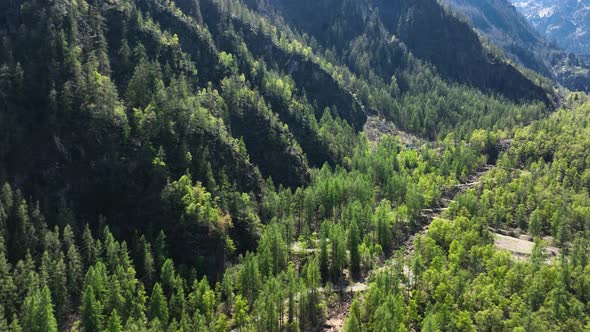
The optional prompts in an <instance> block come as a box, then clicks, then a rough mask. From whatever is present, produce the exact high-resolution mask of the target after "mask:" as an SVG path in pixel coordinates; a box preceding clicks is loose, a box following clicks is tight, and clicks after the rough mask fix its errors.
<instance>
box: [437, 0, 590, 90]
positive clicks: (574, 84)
mask: <svg viewBox="0 0 590 332" xmlns="http://www.w3.org/2000/svg"><path fill="white" fill-rule="evenodd" d="M444 3H445V5H447V6H448V7H449V8H450V10H451V11H453V12H456V13H458V14H459V16H464V17H466V18H467V20H468V21H469V22H470V23H471V24H472V25H473V27H474V28H475V29H477V30H478V31H480V32H481V33H482V34H483V35H485V36H486V38H488V39H489V40H490V41H491V42H492V43H494V44H495V45H497V46H498V47H500V48H501V49H502V50H503V51H504V52H505V53H506V55H508V56H509V57H510V58H511V59H513V60H514V61H516V62H517V63H520V64H522V65H523V66H525V67H527V68H529V69H531V70H534V71H536V72H539V73H541V74H543V75H545V76H546V77H550V78H552V79H554V80H555V81H557V82H559V83H560V84H562V85H563V86H565V87H566V88H568V89H570V90H573V91H589V90H590V79H589V78H588V77H589V76H590V63H588V62H587V60H585V59H584V58H583V57H581V56H577V55H574V54H571V53H569V52H566V51H564V49H563V48H560V46H557V45H556V44H555V43H553V42H552V41H551V40H548V39H547V37H546V36H545V35H544V34H542V33H539V32H538V31H537V30H536V29H535V28H534V27H533V26H532V25H531V23H530V22H529V21H527V19H526V18H525V17H524V16H523V15H522V14H521V13H519V11H518V10H517V9H516V8H515V7H514V6H513V5H512V3H511V2H509V1H508V0H448V1H445V2H444ZM562 47H563V46H562ZM565 49H567V48H565Z"/></svg>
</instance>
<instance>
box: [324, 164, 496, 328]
mask: <svg viewBox="0 0 590 332" xmlns="http://www.w3.org/2000/svg"><path fill="white" fill-rule="evenodd" d="M494 166H495V165H492V164H488V165H485V166H483V167H481V168H480V169H478V170H477V172H475V173H474V174H472V175H471V176H469V177H468V179H467V181H465V183H462V184H458V185H456V186H455V187H454V188H453V189H454V190H450V191H448V190H446V191H443V192H444V194H443V197H442V198H441V200H440V202H441V206H439V207H433V208H427V209H423V210H422V211H421V214H420V216H421V217H422V222H423V224H422V227H420V228H418V229H417V230H416V231H415V232H414V233H412V234H411V235H410V236H409V237H408V238H407V239H406V240H405V241H404V242H403V244H402V245H401V246H400V247H399V249H398V250H404V256H406V257H407V256H410V255H411V254H412V253H413V251H414V239H415V238H416V236H418V235H423V234H425V233H426V232H427V231H428V228H429V227H430V225H431V224H432V221H433V220H434V219H436V218H438V217H439V216H440V214H441V213H442V212H443V211H446V210H447V209H448V208H449V204H450V203H451V202H453V198H454V197H455V195H456V194H457V193H458V192H465V191H467V190H468V189H471V188H474V187H476V186H478V185H480V183H481V181H480V180H481V178H482V177H483V176H484V175H486V174H487V173H488V172H489V171H490V170H491V169H493V168H494ZM393 256H394V255H392V256H391V257H390V258H389V259H387V260H385V261H384V262H381V263H380V264H378V266H376V267H375V268H374V269H372V270H371V271H369V273H367V274H366V276H365V277H364V278H363V279H362V280H361V281H359V282H357V283H355V284H353V285H349V286H345V287H344V288H340V289H338V291H340V292H341V294H343V296H342V298H341V300H340V301H338V302H337V303H336V304H334V305H333V306H331V307H330V308H328V317H327V318H326V321H325V322H324V325H323V327H322V331H326V332H336V331H340V330H342V328H343V326H344V321H345V318H346V317H347V316H348V312H349V311H350V305H351V304H352V301H353V299H354V294H355V293H361V292H364V291H366V290H367V289H368V288H369V282H370V280H371V278H372V276H373V275H376V274H377V273H379V272H380V271H382V270H383V269H384V268H386V267H388V266H390V265H391V264H392V262H391V260H392V259H393V258H392V257H393Z"/></svg>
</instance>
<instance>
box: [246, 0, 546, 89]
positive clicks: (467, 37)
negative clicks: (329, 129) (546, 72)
mask: <svg viewBox="0 0 590 332" xmlns="http://www.w3.org/2000/svg"><path fill="white" fill-rule="evenodd" d="M248 3H249V4H250V5H251V6H252V7H253V8H256V9H257V10H259V11H261V12H264V13H266V14H272V13H275V14H276V15H279V16H281V18H283V19H285V20H286V22H287V23H290V24H291V25H292V26H294V27H295V28H296V29H298V30H299V31H300V32H302V33H306V34H308V35H309V36H311V37H313V38H315V39H316V41H317V42H318V43H319V44H320V45H321V46H322V47H324V48H325V49H329V50H335V52H336V54H337V56H341V57H343V58H344V61H345V62H346V63H347V64H348V65H350V66H352V67H353V68H354V67H355V65H356V67H361V66H364V67H369V68H370V69H372V70H373V71H374V73H375V74H376V75H377V76H381V78H382V79H384V80H386V81H387V80H389V78H390V77H391V75H394V74H395V73H396V72H399V71H400V70H403V69H404V68H407V67H408V66H412V63H411V61H407V60H405V58H407V56H406V54H407V53H412V54H413V55H414V56H416V57H418V58H420V59H422V60H425V61H427V62H430V63H432V64H433V65H434V66H435V67H436V69H437V71H438V72H439V73H440V74H441V75H442V76H443V77H446V78H448V79H451V80H454V81H456V82H459V83H462V84H468V85H473V86H475V87H478V88H479V89H482V90H484V91H488V92H493V93H499V94H502V95H504V96H506V97H507V98H510V99H512V100H520V99H528V100H533V99H537V100H539V99H541V100H543V99H544V97H543V96H542V95H543V93H542V92H541V89H539V88H538V87H535V86H533V85H531V83H530V82H527V81H528V79H527V78H525V77H524V76H523V75H522V74H521V73H520V72H518V71H516V70H515V69H514V68H513V67H511V66H508V65H506V64H505V63H502V62H501V61H500V60H498V59H495V58H494V57H493V56H492V55H490V54H487V52H486V51H485V50H484V49H483V48H482V47H481V44H480V41H479V39H478V37H477V36H476V35H475V34H474V33H473V32H472V31H471V30H470V28H469V27H468V26H467V25H466V24H465V23H463V22H461V21H459V20H457V19H456V18H455V17H453V16H450V15H448V14H447V13H446V12H445V11H444V10H443V8H442V7H441V6H440V5H439V4H438V2H436V1H434V0H419V1H409V0H407V1H406V0H403V1H382V0H375V1H361V2H358V1H351V0H345V1H337V0H321V1H311V0H309V1H308V0H304V1H297V2H294V1H287V0H249V1H248ZM397 39H399V41H401V42H402V43H403V44H404V45H405V46H406V47H407V51H400V50H399V49H397V48H398V47H397V45H398V44H399V41H396V40H397ZM449 45H452V47H449ZM359 48H361V49H362V48H365V49H367V48H368V52H367V54H366V55H367V57H368V58H365V59H363V61H368V64H366V63H360V64H359V63H358V62H359V61H360V59H355V55H356V54H355V53H357V52H359V50H358V49H359ZM404 53H405V54H404ZM408 62H410V63H408ZM367 69H368V68H358V70H357V72H359V73H360V72H362V70H367Z"/></svg>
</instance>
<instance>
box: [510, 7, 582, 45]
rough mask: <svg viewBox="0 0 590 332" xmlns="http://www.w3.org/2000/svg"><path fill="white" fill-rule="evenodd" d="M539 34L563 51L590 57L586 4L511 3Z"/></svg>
mask: <svg viewBox="0 0 590 332" xmlns="http://www.w3.org/2000/svg"><path fill="white" fill-rule="evenodd" d="M512 3H513V4H514V6H516V8H518V10H519V11H520V12H521V13H523V15H524V16H525V17H526V18H527V19H528V20H529V21H530V22H531V23H532V24H533V26H534V27H535V28H536V29H537V30H538V31H539V32H541V33H542V34H544V35H546V36H547V38H549V39H550V40H552V41H555V42H556V43H557V44H558V45H559V46H560V47H562V48H564V49H565V50H567V51H569V52H573V53H578V54H590V1H588V0H540V1H539V0H535V1H528V0H512Z"/></svg>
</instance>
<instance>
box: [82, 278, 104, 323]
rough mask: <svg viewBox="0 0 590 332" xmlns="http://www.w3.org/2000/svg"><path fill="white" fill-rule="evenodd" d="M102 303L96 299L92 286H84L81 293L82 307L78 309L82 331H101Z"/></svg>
mask: <svg viewBox="0 0 590 332" xmlns="http://www.w3.org/2000/svg"><path fill="white" fill-rule="evenodd" d="M102 320H103V316H102V305H101V303H100V302H99V301H98V300H97V299H96V296H95V294H94V288H93V287H92V286H90V285H89V286H88V287H86V290H85V291H84V294H82V308H81V309H80V323H81V325H82V328H83V330H84V332H94V331H101V329H102Z"/></svg>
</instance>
